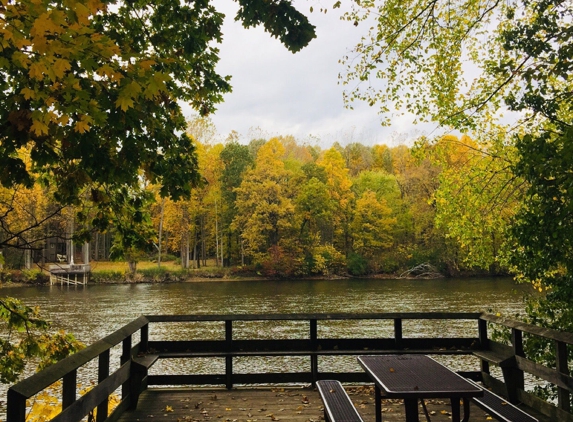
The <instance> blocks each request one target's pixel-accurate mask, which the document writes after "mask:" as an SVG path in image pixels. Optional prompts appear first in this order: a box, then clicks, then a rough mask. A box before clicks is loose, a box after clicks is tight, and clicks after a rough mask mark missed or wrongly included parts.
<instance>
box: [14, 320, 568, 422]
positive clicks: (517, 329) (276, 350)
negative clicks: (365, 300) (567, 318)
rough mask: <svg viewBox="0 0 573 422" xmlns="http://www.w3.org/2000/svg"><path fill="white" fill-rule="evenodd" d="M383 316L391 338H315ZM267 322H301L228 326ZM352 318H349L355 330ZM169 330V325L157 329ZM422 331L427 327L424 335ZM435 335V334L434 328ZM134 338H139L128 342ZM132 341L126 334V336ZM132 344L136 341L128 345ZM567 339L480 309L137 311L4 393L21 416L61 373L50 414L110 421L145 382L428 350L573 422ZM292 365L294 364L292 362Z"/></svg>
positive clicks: (70, 420)
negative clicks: (532, 356) (190, 334)
mask: <svg viewBox="0 0 573 422" xmlns="http://www.w3.org/2000/svg"><path fill="white" fill-rule="evenodd" d="M350 320H354V321H355V322H356V323H358V324H359V323H361V322H362V321H364V320H374V321H379V320H380V321H382V320H387V321H388V322H390V321H391V322H390V324H391V331H392V333H393V335H392V336H391V337H385V338H382V337H376V336H374V337H369V338H354V337H353V338H338V337H329V336H327V335H320V333H321V332H322V331H325V332H326V331H327V330H321V329H322V328H324V326H327V325H328V324H329V321H350ZM407 320H432V321H435V320H441V321H442V322H447V323H450V322H457V321H460V320H468V321H469V324H470V325H471V324H472V322H471V321H474V323H475V325H474V327H475V331H474V330H473V329H470V330H469V331H470V332H468V333H467V336H466V337H441V336H440V337H437V336H434V337H422V336H421V335H422V334H424V333H420V332H416V333H412V332H410V331H409V330H405V329H404V325H403V322H404V321H407ZM257 321H258V322H263V323H268V322H269V321H274V324H285V325H288V324H293V321H296V324H303V325H304V326H305V328H304V330H303V331H306V334H304V335H303V336H302V337H301V336H297V338H287V339H272V338H269V336H267V338H257V339H251V338H248V339H245V338H242V337H241V336H240V335H236V334H237V332H236V331H237V326H240V325H241V324H249V323H251V322H253V323H255V322H257ZM170 323H193V324H202V323H211V326H210V330H211V331H212V329H213V328H212V326H213V324H212V323H216V324H215V326H216V327H215V328H216V329H217V330H219V331H220V333H219V334H218V335H212V337H214V338H215V339H209V338H207V339H206V338H205V337H201V339H186V340H161V339H153V338H150V334H149V333H150V324H152V325H153V330H154V332H155V328H156V325H157V326H161V325H162V324H170ZM491 324H496V325H499V326H501V327H506V328H507V329H510V330H511V331H512V340H513V341H512V346H507V345H504V344H501V343H499V342H496V341H493V340H492V339H491V338H490V336H489V333H488V326H489V325H491ZM359 327H360V325H358V329H359ZM163 332H169V330H163ZM523 333H527V334H528V335H537V336H541V337H545V338H549V339H551V340H552V341H554V343H555V347H556V350H557V356H558V359H557V366H556V368H548V367H545V366H541V365H539V364H536V363H534V362H533V361H531V360H529V359H527V357H526V356H525V355H524V353H523ZM426 334H427V333H426ZM440 334H444V333H443V332H442V333H440ZM137 336H139V341H138V342H137V343H135V341H137ZM263 337H265V336H263ZM134 339H135V341H134ZM133 343H135V344H133ZM120 344H121V348H122V353H121V357H120V358H119V360H120V362H119V367H118V369H116V370H114V371H113V372H111V370H110V367H114V365H112V362H111V360H110V350H111V349H112V348H113V347H115V346H118V347H119V345H120ZM571 344H573V335H572V334H570V333H562V332H557V331H554V330H546V329H541V328H539V327H534V326H530V325H526V324H523V323H520V322H517V321H512V320H505V319H502V318H499V317H496V316H494V315H489V314H480V313H377V314H287V315H278V314H270V315H268V314H267V315H162V316H157V315H154V316H146V317H140V318H138V319H136V320H135V321H133V322H131V323H130V324H128V325H126V326H125V327H123V328H121V329H120V330H117V331H116V332H115V333H113V334H111V335H110V336H108V337H106V338H104V339H102V340H100V341H98V342H96V343H94V344H93V345H91V346H89V347H87V348H86V349H84V350H82V351H81V352H79V353H77V354H75V355H73V356H70V357H69V358H67V359H64V360H62V361H61V362H59V363H57V364H55V365H52V366H50V367H49V368H47V369H45V370H44V371H41V372H39V373H37V374H35V375H33V376H32V377H30V378H27V379H25V380H23V381H22V382H20V383H18V384H16V385H14V386H13V387H11V388H10V390H9V391H8V408H7V418H8V419H7V420H8V421H10V422H24V421H25V418H26V410H27V408H26V400H27V399H29V398H31V397H33V396H34V395H35V394H37V393H39V392H41V391H43V390H45V389H46V388H47V387H49V386H50V385H51V384H53V383H54V382H56V381H59V380H62V383H63V386H62V397H61V399H62V408H63V410H62V412H61V413H60V414H59V415H58V416H57V417H56V418H55V419H53V421H58V422H60V421H62V422H63V421H66V422H78V421H80V420H81V419H82V418H85V417H86V416H87V415H88V414H89V413H90V412H92V411H93V410H94V409H96V408H97V416H96V421H97V422H111V421H116V420H117V419H118V418H119V416H120V415H121V414H122V413H123V412H124V411H125V410H127V409H129V408H135V407H136V406H137V400H138V396H139V394H140V393H141V391H143V390H144V389H145V388H147V386H151V385H224V386H226V387H227V388H232V387H233V386H234V385H237V384H259V383H271V384H278V383H315V382H316V381H318V380H321V379H338V380H340V381H343V382H368V379H367V378H366V376H365V375H364V374H363V373H361V372H326V371H320V368H319V358H320V357H324V356H345V355H349V356H351V355H364V354H386V353H420V354H431V355H475V356H477V357H478V358H479V361H480V362H481V368H480V370H479V371H478V370H473V371H472V370H470V371H467V372H464V373H463V374H464V375H465V376H468V377H471V378H473V379H475V380H483V381H484V383H485V384H486V385H488V386H492V387H493V389H494V390H495V391H496V392H498V393H501V394H504V395H506V396H507V397H509V399H510V401H513V402H515V401H521V402H524V403H526V404H527V405H529V406H531V407H534V408H536V409H538V410H540V411H542V412H543V413H545V414H547V415H550V416H551V417H552V418H554V420H564V421H573V418H572V417H571V414H570V413H569V402H570V397H571V396H570V395H571V392H572V391H573V379H572V378H571V376H570V375H569V370H568V361H567V355H568V353H567V352H568V350H567V349H568V345H571ZM259 356H274V357H281V356H287V357H288V356H302V357H304V358H306V359H308V361H307V362H308V363H309V364H308V366H307V367H306V369H305V368H302V369H301V368H296V369H298V371H292V372H291V371H289V372H282V371H280V372H279V371H277V372H273V373H266V372H265V373H237V372H236V371H234V369H233V364H234V361H235V360H236V359H237V358H242V357H259ZM200 357H203V358H216V359H224V362H225V363H224V366H225V371H224V373H215V374H149V371H148V370H149V368H150V367H151V366H152V365H153V364H154V363H155V362H156V361H157V360H159V359H173V358H200ZM93 361H97V385H96V386H95V387H94V388H93V389H91V390H90V391H89V392H87V393H86V394H85V395H83V396H81V397H79V398H78V389H79V388H78V380H77V373H78V369H80V368H81V367H83V366H84V365H86V364H88V362H93ZM490 364H496V365H499V366H500V367H501V368H502V371H503V380H498V379H496V378H494V377H493V376H491V374H490V367H489V365H490ZM292 369H295V368H292ZM524 373H529V374H533V375H534V376H536V377H539V378H541V379H542V380H545V381H547V382H551V383H553V384H555V385H556V386H557V387H558V389H559V402H558V405H557V406H554V405H552V404H550V403H547V402H545V401H543V400H540V399H538V398H536V397H534V396H533V395H531V394H529V393H526V392H525V391H524ZM119 387H121V401H120V404H119V406H118V407H117V408H116V409H115V410H114V411H113V412H111V413H110V414H109V416H108V401H109V397H110V396H111V395H112V394H113V392H114V391H116V390H117V389H118V388H119Z"/></svg>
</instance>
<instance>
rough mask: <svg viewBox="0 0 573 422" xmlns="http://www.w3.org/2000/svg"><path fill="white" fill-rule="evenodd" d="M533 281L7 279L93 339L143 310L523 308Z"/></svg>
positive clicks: (58, 322)
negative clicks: (78, 282)
mask: <svg viewBox="0 0 573 422" xmlns="http://www.w3.org/2000/svg"><path fill="white" fill-rule="evenodd" d="M529 290H530V288H528V287H527V286H522V285H515V284H514V282H513V281H512V280H511V279H509V278H485V279H483V278H480V279H478V278H475V279H440V280H372V279H370V280H362V279H359V280H356V279H353V280H312V281H301V280H296V281H292V280H281V281H267V280H261V281H227V282H201V283H178V284H125V285H90V286H87V287H73V286H72V287H65V286H64V287H61V286H59V285H58V286H42V287H4V288H2V289H0V294H1V295H3V296H12V297H16V298H18V299H21V300H23V301H24V302H25V303H26V304H27V305H39V306H40V307H41V309H42V312H43V313H44V315H45V316H46V317H48V318H49V319H50V320H51V321H52V322H53V325H54V327H56V328H62V329H65V330H67V331H71V332H73V333H74V334H75V335H76V337H77V338H78V339H80V340H82V341H84V342H85V343H88V344H89V343H91V342H93V341H95V340H97V339H99V338H101V337H103V336H105V335H107V334H110V333H111V332H112V331H114V330H116V329H118V328H120V327H121V326H123V325H125V324H126V323H128V322H130V321H131V320H133V319H135V318H137V317H138V316H140V315H152V314H227V313H229V314H243V313H245V314H253V313H311V312H316V313H321V312H430V311H438V312H479V311H488V310H493V311H495V312H502V313H503V314H505V315H513V314H515V313H518V312H522V311H523V309H524V305H523V300H522V298H523V294H524V292H528V291H529Z"/></svg>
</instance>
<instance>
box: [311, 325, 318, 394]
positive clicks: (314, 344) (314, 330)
mask: <svg viewBox="0 0 573 422" xmlns="http://www.w3.org/2000/svg"><path fill="white" fill-rule="evenodd" d="M317 349H318V323H317V320H316V319H311V320H310V350H311V352H316V351H317ZM310 372H311V374H312V385H313V386H316V381H318V355H317V354H316V353H312V354H311V355H310Z"/></svg>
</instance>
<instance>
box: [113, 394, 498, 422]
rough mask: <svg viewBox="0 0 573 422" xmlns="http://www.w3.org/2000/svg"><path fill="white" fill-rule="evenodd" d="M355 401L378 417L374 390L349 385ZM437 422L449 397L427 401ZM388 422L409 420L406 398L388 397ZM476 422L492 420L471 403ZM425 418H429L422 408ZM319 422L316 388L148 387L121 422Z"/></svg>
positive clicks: (370, 417) (368, 415)
mask: <svg viewBox="0 0 573 422" xmlns="http://www.w3.org/2000/svg"><path fill="white" fill-rule="evenodd" d="M346 391H347V392H348V394H349V395H350V397H351V399H352V402H353V403H354V405H355V406H356V408H357V410H358V412H359V413H360V415H361V416H362V418H363V419H364V420H365V421H374V419H375V416H374V389H373V388H372V387H368V386H357V387H347V388H346ZM425 404H426V409H427V411H428V414H429V415H430V418H431V420H432V422H451V420H452V419H451V413H450V410H451V408H450V404H449V402H448V401H447V400H438V399H432V400H426V401H425ZM382 412H383V414H384V421H387V422H393V421H396V422H397V421H401V422H403V421H404V417H405V415H404V405H403V402H402V400H383V401H382ZM470 413H471V420H472V421H476V422H481V421H484V422H485V421H490V420H491V418H489V419H488V415H487V414H486V413H485V412H484V411H483V410H482V409H480V408H478V407H477V406H474V405H473V404H472V406H471V411H470ZM419 414H420V420H425V416H424V410H423V408H422V406H421V405H420V406H419ZM207 420H220V421H225V422H255V421H256V422H262V421H264V422H266V421H285V422H287V421H288V422H319V421H324V415H323V405H322V401H321V400H320V397H319V395H318V392H317V391H316V389H313V388H309V387H305V388H302V387H298V388H297V387H269V388H262V387H261V388H237V389H233V390H227V389H224V388H220V389H213V388H198V389H191V388H189V389H168V388H165V389H148V390H146V391H144V392H143V393H142V394H141V396H140V397H139V404H138V406H137V409H136V410H133V411H126V412H125V413H123V414H122V415H121V417H120V418H119V420H118V422H143V421H148V422H199V421H201V422H203V421H207Z"/></svg>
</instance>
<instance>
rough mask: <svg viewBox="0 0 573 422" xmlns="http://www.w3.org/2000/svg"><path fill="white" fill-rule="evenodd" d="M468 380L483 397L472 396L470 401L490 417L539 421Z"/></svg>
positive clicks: (519, 421) (509, 420)
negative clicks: (479, 390) (480, 390)
mask: <svg viewBox="0 0 573 422" xmlns="http://www.w3.org/2000/svg"><path fill="white" fill-rule="evenodd" d="M468 381H469V382H471V383H472V384H474V385H476V386H478V387H479V388H481V389H482V390H483V397H472V401H473V402H474V403H475V404H476V405H477V406H478V407H480V408H481V409H483V410H485V411H486V412H487V413H488V414H489V415H490V416H491V417H492V418H495V419H497V420H498V421H506V422H539V421H538V419H536V418H534V417H533V416H531V415H529V414H528V413H525V412H524V411H523V410H521V409H520V408H519V407H517V406H514V405H513V404H511V403H509V402H508V401H507V400H505V399H504V398H503V397H500V396H498V395H497V394H494V393H492V392H491V391H489V390H487V389H485V388H484V387H482V386H481V385H479V384H476V383H475V382H473V381H472V380H470V379H468Z"/></svg>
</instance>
